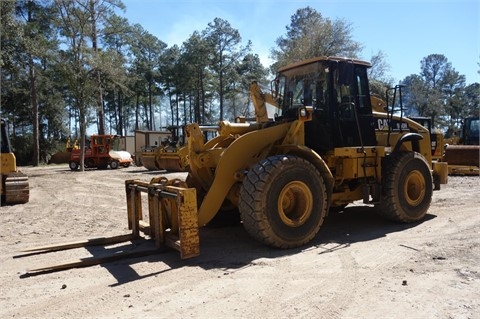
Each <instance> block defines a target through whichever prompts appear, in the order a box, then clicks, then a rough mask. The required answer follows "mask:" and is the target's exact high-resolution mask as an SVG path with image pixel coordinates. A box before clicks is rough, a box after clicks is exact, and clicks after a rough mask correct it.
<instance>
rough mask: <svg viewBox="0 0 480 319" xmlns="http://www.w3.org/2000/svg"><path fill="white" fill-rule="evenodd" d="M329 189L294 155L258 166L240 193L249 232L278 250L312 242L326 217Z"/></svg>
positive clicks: (318, 175) (245, 225)
mask: <svg viewBox="0 0 480 319" xmlns="http://www.w3.org/2000/svg"><path fill="white" fill-rule="evenodd" d="M327 206H328V205H327V192H326V186H325V183H324V181H323V178H322V176H321V175H320V173H319V171H318V170H317V169H316V168H315V166H313V165H312V164H311V163H310V162H308V161H306V160H304V159H302V158H300V157H296V156H292V155H278V156H271V157H268V158H266V159H264V160H262V161H260V162H259V163H258V164H256V165H255V166H254V167H253V168H252V169H251V170H250V171H249V172H248V174H247V176H246V178H245V180H244V182H243V185H242V187H241V190H240V203H239V211H240V217H241V219H242V221H243V225H244V227H245V229H246V231H247V232H248V233H249V234H250V235H251V236H252V237H253V238H255V239H257V240H258V241H260V242H262V243H264V244H266V245H268V246H271V247H276V248H285V249H286V248H294V247H299V246H302V245H305V244H306V243H308V242H309V241H311V240H312V239H313V238H314V237H315V235H316V234H317V233H318V231H319V230H320V227H321V225H322V223H323V220H324V218H325V216H326V214H327Z"/></svg>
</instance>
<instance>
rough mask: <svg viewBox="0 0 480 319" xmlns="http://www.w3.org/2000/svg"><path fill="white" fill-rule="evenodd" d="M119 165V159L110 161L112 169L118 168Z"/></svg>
mask: <svg viewBox="0 0 480 319" xmlns="http://www.w3.org/2000/svg"><path fill="white" fill-rule="evenodd" d="M118 166H119V164H118V162H117V161H111V162H110V168H111V169H117V168H118Z"/></svg>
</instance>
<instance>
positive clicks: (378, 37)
mask: <svg viewBox="0 0 480 319" xmlns="http://www.w3.org/2000/svg"><path fill="white" fill-rule="evenodd" d="M122 2H123V3H124V4H125V6H126V11H125V12H124V13H120V14H121V15H122V16H124V17H125V18H127V19H128V21H129V22H130V23H131V24H136V23H138V24H140V25H142V27H143V28H144V29H145V30H147V31H148V32H150V33H151V34H153V35H155V36H156V37H157V38H158V39H160V40H161V41H163V42H165V43H166V44H167V45H168V46H169V47H170V46H173V45H174V44H177V45H179V46H181V45H182V43H183V42H185V41H187V40H188V38H189V37H190V35H191V34H192V33H193V32H194V31H203V30H205V29H206V28H207V27H208V24H209V23H210V22H213V20H214V19H215V18H217V17H218V18H221V19H223V20H226V21H228V22H229V23H230V25H231V27H232V28H234V29H237V30H238V31H239V33H240V36H241V37H242V41H244V43H246V42H247V41H248V40H250V41H251V42H252V53H254V54H258V56H259V57H260V60H261V62H262V64H263V65H264V66H265V67H268V66H270V64H271V60H270V58H269V55H270V51H271V49H272V48H274V47H276V45H275V41H276V39H278V38H279V37H282V36H285V35H286V32H287V31H286V27H287V26H288V25H289V24H290V21H291V20H290V19H291V17H292V15H294V14H295V12H296V11H297V9H300V8H305V7H307V6H310V7H311V8H313V9H315V10H316V11H317V12H319V13H320V14H321V15H322V16H323V17H324V18H329V19H330V20H339V19H342V20H345V21H346V22H347V23H349V24H350V25H351V28H352V39H353V40H355V41H357V42H360V43H361V44H362V45H363V51H362V53H361V58H362V59H364V60H367V61H368V60H370V58H371V57H372V56H373V55H374V54H377V53H378V52H379V51H382V52H383V53H384V55H385V61H386V62H387V63H388V64H389V65H390V69H389V71H388V72H387V73H388V75H389V76H390V77H391V78H393V80H394V82H395V83H398V82H399V81H401V80H403V79H404V78H405V77H407V76H409V75H411V74H420V66H421V64H420V62H421V60H422V59H423V58H425V57H427V56H428V55H430V54H443V55H444V56H445V57H446V58H447V59H448V61H449V62H450V63H451V64H452V67H453V68H454V69H455V70H456V71H457V72H459V73H460V74H461V75H465V77H466V83H467V85H468V84H472V83H475V82H477V83H480V74H478V71H479V70H480V65H479V63H480V0H417V1H414V0H403V1H398V0H383V1H382V0H336V1H335V0H317V1H301V0H297V1H295V0H257V1H253V0H242V1H238V0H203V1H202V0H123V1H122Z"/></svg>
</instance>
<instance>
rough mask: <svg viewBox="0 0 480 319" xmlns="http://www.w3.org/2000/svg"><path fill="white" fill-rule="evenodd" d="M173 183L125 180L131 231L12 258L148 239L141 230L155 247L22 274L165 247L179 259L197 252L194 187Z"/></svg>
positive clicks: (25, 250)
mask: <svg viewBox="0 0 480 319" xmlns="http://www.w3.org/2000/svg"><path fill="white" fill-rule="evenodd" d="M174 184H178V181H177V180H173V181H169V180H167V179H165V178H163V179H162V178H161V179H158V178H154V179H152V181H151V182H150V183H148V182H145V181H139V180H127V181H125V190H126V196H127V213H128V228H129V229H130V230H131V231H132V232H131V233H130V234H125V235H118V236H113V237H100V238H93V239H87V240H79V241H74V242H70V243H63V244H54V245H47V246H41V247H35V248H29V249H24V250H22V251H21V252H22V253H24V254H22V255H17V256H14V258H19V257H26V256H30V255H34V254H41V253H48V252H54V251H60V250H67V249H73V248H80V247H88V246H98V245H113V244H118V243H122V242H127V241H133V240H137V239H144V240H147V238H145V237H143V236H140V232H143V233H144V234H145V235H148V236H149V239H153V240H154V242H155V247H154V248H149V249H141V250H132V251H124V252H119V253H114V254H111V255H106V256H101V257H87V258H81V259H75V260H71V261H67V262H63V263H59V264H53V265H47V266H43V267H39V268H34V269H29V270H27V271H26V273H24V274H23V275H22V276H21V277H29V276H33V275H37V274H41V273H48V272H53V271H59V270H66V269H71V268H76V267H86V266H92V265H98V264H102V263H105V262H111V261H115V260H119V259H124V258H132V257H139V256H145V255H149V254H153V253H155V252H160V251H164V250H165V249H166V247H170V248H174V249H176V250H178V251H179V252H180V257H181V259H187V258H192V257H196V256H198V255H200V238H199V230H198V217H197V202H196V190H195V188H184V187H179V186H174ZM142 193H147V195H148V222H146V221H144V220H143V217H144V215H143V209H142V202H143V201H142Z"/></svg>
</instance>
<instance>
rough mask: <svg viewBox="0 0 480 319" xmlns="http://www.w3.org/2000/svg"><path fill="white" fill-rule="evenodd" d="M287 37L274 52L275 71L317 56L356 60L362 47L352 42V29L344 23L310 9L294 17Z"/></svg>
mask: <svg viewBox="0 0 480 319" xmlns="http://www.w3.org/2000/svg"><path fill="white" fill-rule="evenodd" d="M286 28H287V34H286V35H285V36H282V37H280V38H278V39H277V41H276V44H277V48H275V49H273V50H272V57H273V58H274V60H276V63H275V64H274V67H275V68H278V67H281V66H285V65H287V64H290V63H293V62H297V61H300V60H304V59H309V58H313V57H317V56H348V57H352V58H356V57H357V56H358V55H359V53H360V51H361V49H362V45H361V44H360V43H359V42H356V41H354V40H353V39H352V34H351V33H352V26H351V24H350V23H348V22H346V21H345V20H341V19H338V20H330V19H328V18H324V17H322V15H321V14H320V13H319V12H317V11H316V10H315V9H313V8H311V7H306V8H302V9H298V10H297V12H296V13H295V14H294V15H293V16H292V17H291V22H290V25H288V26H287V27H286Z"/></svg>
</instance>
